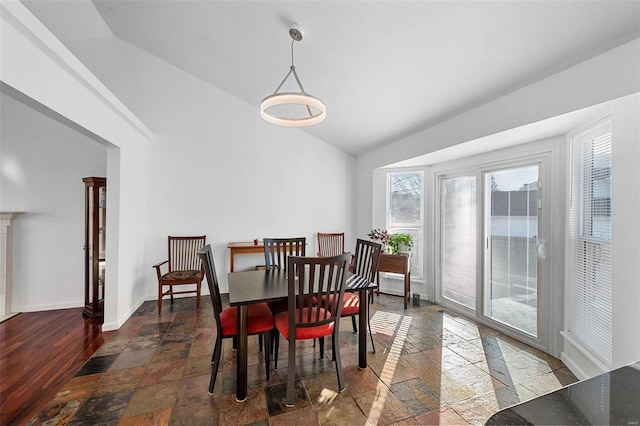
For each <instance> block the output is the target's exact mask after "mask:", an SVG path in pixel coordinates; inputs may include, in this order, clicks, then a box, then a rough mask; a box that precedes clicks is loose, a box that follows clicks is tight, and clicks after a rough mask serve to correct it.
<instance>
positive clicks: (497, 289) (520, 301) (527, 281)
mask: <svg viewBox="0 0 640 426" xmlns="http://www.w3.org/2000/svg"><path fill="white" fill-rule="evenodd" d="M539 171H540V166H539V165H538V164H531V165H525V166H519V167H514V168H508V169H501V170H496V171H490V172H485V173H484V199H485V203H484V212H485V214H484V218H485V220H484V222H485V223H484V226H485V233H484V234H485V256H484V283H483V286H484V289H483V290H484V291H483V301H482V302H483V314H484V316H485V317H488V318H491V319H492V320H494V321H497V322H500V323H502V324H504V325H506V326H508V327H510V328H514V329H516V330H518V331H520V332H523V333H526V334H528V335H530V336H533V337H538V304H539V301H538V294H539V291H538V281H539V280H538V254H539V253H538V250H539V251H540V254H541V256H542V255H543V253H544V247H543V244H544V242H542V241H539V240H538V235H539V233H538V227H539V215H538V212H539V207H540V197H539V181H540V180H539Z"/></svg>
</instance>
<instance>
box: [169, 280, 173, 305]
mask: <svg viewBox="0 0 640 426" xmlns="http://www.w3.org/2000/svg"><path fill="white" fill-rule="evenodd" d="M169 296H171V304H172V305H173V286H172V285H170V286H169Z"/></svg>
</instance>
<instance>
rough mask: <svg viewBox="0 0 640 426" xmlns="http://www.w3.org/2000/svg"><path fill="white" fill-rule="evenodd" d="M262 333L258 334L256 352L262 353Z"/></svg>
mask: <svg viewBox="0 0 640 426" xmlns="http://www.w3.org/2000/svg"><path fill="white" fill-rule="evenodd" d="M263 337H264V336H263V335H262V334H258V352H260V353H262V343H263V342H262V340H263ZM268 340H269V341H271V339H268Z"/></svg>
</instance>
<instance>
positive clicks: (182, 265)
mask: <svg viewBox="0 0 640 426" xmlns="http://www.w3.org/2000/svg"><path fill="white" fill-rule="evenodd" d="M206 242H207V237H206V235H200V236H196V237H172V236H169V251H168V253H169V271H197V270H201V269H202V262H201V261H200V257H199V256H198V250H200V249H201V248H202V247H204V246H205V244H206Z"/></svg>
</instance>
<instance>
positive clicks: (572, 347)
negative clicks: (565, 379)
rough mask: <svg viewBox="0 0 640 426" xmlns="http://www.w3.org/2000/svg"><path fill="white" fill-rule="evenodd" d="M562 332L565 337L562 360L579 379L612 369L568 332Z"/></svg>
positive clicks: (561, 354)
mask: <svg viewBox="0 0 640 426" xmlns="http://www.w3.org/2000/svg"><path fill="white" fill-rule="evenodd" d="M560 334H561V335H562V338H563V345H562V352H561V353H560V360H561V361H562V362H564V364H565V365H566V366H567V367H568V368H569V370H571V372H572V373H573V374H575V375H576V377H577V378H578V379H580V380H585V379H588V378H591V377H594V376H597V375H599V374H602V373H606V372H607V371H610V370H611V368H609V367H608V366H607V365H605V364H604V363H603V362H602V361H600V360H599V359H598V358H597V357H595V356H594V355H592V354H591V353H590V352H589V350H587V349H586V348H585V347H584V346H582V345H581V344H580V343H579V342H578V341H576V340H575V339H574V338H573V337H571V335H569V334H568V333H567V332H564V331H561V332H560Z"/></svg>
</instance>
